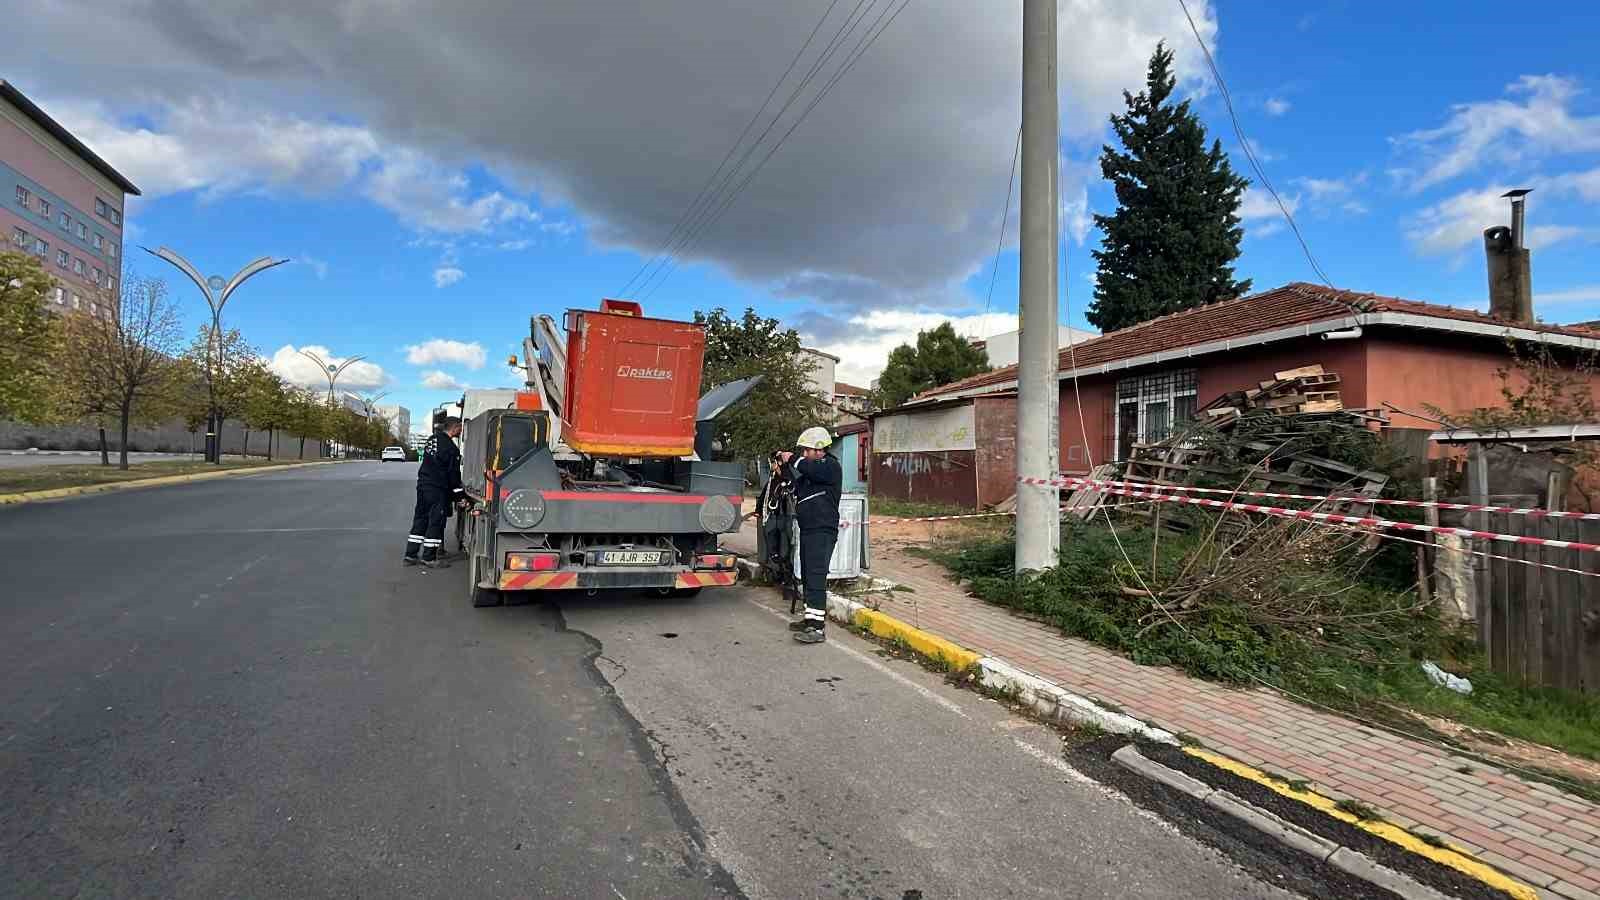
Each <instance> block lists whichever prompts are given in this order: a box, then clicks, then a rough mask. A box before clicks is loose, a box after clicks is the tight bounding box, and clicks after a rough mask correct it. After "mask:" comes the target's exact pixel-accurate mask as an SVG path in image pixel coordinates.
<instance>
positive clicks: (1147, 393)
mask: <svg viewBox="0 0 1600 900" xmlns="http://www.w3.org/2000/svg"><path fill="white" fill-rule="evenodd" d="M1195 395H1196V390H1195V370H1194V369H1177V370H1173V371H1167V372H1155V373H1152V374H1150V375H1139V376H1135V377H1133V378H1124V379H1122V380H1121V381H1118V382H1117V406H1116V429H1115V431H1114V432H1113V434H1114V436H1115V439H1116V443H1115V445H1114V446H1113V447H1112V455H1113V457H1114V458H1115V459H1126V458H1127V457H1128V455H1129V454H1131V453H1132V452H1133V447H1134V445H1135V444H1150V443H1154V442H1156V441H1160V440H1165V439H1166V438H1167V437H1169V436H1171V435H1172V434H1174V433H1175V432H1177V431H1181V430H1182V428H1183V427H1184V426H1185V425H1186V424H1188V423H1189V422H1190V421H1191V420H1193V419H1194V415H1195V405H1196V404H1195Z"/></svg>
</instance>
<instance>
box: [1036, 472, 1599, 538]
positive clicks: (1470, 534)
mask: <svg viewBox="0 0 1600 900" xmlns="http://www.w3.org/2000/svg"><path fill="white" fill-rule="evenodd" d="M1022 480H1023V482H1024V483H1025V484H1026V483H1039V482H1048V481H1049V480H1048V479H1022ZM1085 487H1086V488H1087V489H1089V490H1092V491H1096V492H1099V493H1106V494H1115V495H1117V496H1120V497H1137V498H1140V499H1146V500H1157V501H1160V502H1162V503H1184V504H1187V505H1189V506H1205V507H1210V508H1213V509H1228V510H1238V511H1240V512H1253V513H1260V514H1262V515H1268V516H1277V517H1279V518H1283V519H1302V520H1305V521H1309V522H1332V523H1335V524H1340V525H1357V526H1361V527H1364V528H1381V529H1390V530H1394V531H1421V532H1427V533H1430V534H1453V535H1457V536H1458V537H1467V538H1476V539H1478V540H1483V541H1498V542H1500V543H1503V544H1529V545H1532V546H1537V547H1554V548H1556V549H1559V550H1578V551H1582V552H1584V553H1600V544H1586V543H1583V542H1581V541H1557V540H1552V539H1550V538H1539V537H1530V536H1527V535H1520V534H1497V533H1495V532H1493V531H1476V530H1474V529H1471V528H1449V527H1446V526H1442V525H1419V524H1417V523H1414V522H1396V521H1394V520H1392V519H1380V518H1377V517H1376V516H1345V515H1340V514H1338V513H1322V512H1312V511H1311V510H1306V509H1288V508H1286V507H1281V506H1262V505H1260V504H1257V503H1232V502H1228V501H1223V500H1206V499H1204V498H1202V497H1181V496H1178V495H1176V494H1165V493H1160V492H1159V491H1148V490H1146V491H1132V490H1127V489H1124V488H1110V487H1096V486H1088V485H1085Z"/></svg>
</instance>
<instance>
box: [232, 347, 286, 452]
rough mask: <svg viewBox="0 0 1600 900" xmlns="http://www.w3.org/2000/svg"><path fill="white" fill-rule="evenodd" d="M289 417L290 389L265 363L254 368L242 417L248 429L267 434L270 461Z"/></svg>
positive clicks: (249, 380)
mask: <svg viewBox="0 0 1600 900" xmlns="http://www.w3.org/2000/svg"><path fill="white" fill-rule="evenodd" d="M290 415H291V410H290V388H289V386H288V385H286V384H284V382H283V379H282V378H279V377H278V376H277V375H276V374H275V373H274V372H273V371H272V370H271V369H269V368H267V367H266V365H265V364H258V365H257V366H254V367H252V369H251V371H250V373H249V379H248V382H247V384H246V386H245V402H244V414H243V418H244V422H245V424H246V425H248V426H249V427H252V428H254V429H256V430H257V431H265V432H266V433H267V459H272V454H273V445H274V444H275V443H276V441H277V434H278V431H279V430H281V429H283V428H287V427H288V426H289V420H290ZM246 435H247V437H248V432H247V433H246Z"/></svg>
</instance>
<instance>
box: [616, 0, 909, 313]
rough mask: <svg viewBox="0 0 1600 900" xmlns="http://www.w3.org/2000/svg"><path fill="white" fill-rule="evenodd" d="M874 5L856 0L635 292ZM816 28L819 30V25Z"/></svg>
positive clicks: (669, 261) (672, 264)
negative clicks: (755, 135)
mask: <svg viewBox="0 0 1600 900" xmlns="http://www.w3.org/2000/svg"><path fill="white" fill-rule="evenodd" d="M877 2H878V0H856V6H855V9H853V10H851V11H850V14H849V15H847V16H845V20H844V22H842V23H841V24H840V25H839V29H838V30H837V31H835V32H834V34H833V37H831V38H829V39H828V43H827V44H826V45H825V46H824V47H823V48H822V50H821V51H820V52H819V53H818V54H817V58H816V59H814V60H812V61H811V65H810V67H809V68H808V69H807V71H806V73H805V75H803V76H801V78H800V81H799V82H798V83H797V84H795V86H794V89H793V90H791V91H790V92H789V96H788V98H787V99H785V100H784V102H783V105H782V106H781V107H779V108H778V111H777V112H776V113H773V115H772V119H771V120H770V121H768V122H767V126H766V128H764V129H762V131H761V134H760V135H758V136H757V137H756V139H755V140H754V141H753V142H751V144H750V146H749V147H747V148H746V149H745V151H744V153H743V154H742V155H741V156H740V157H739V160H738V162H736V163H734V164H733V167H732V168H731V169H729V170H728V172H727V174H726V175H724V176H723V177H722V180H721V182H720V183H719V184H717V186H716V187H715V189H713V190H712V191H711V193H710V194H709V195H707V197H706V200H705V203H704V204H703V205H702V206H701V207H700V209H699V210H697V211H695V212H694V213H693V214H692V215H690V216H689V217H688V219H689V221H688V223H687V224H686V225H685V226H684V228H683V229H682V230H681V231H680V232H679V234H678V236H677V238H676V239H675V240H672V241H670V242H668V245H667V247H666V248H665V252H664V253H663V254H662V255H661V256H660V258H659V259H658V260H656V261H655V266H654V268H655V271H653V272H651V273H650V274H649V275H648V276H647V277H646V278H645V280H644V282H643V283H642V284H640V286H639V291H643V290H645V288H646V287H647V286H648V285H649V284H650V282H651V281H653V280H655V279H656V277H657V276H661V277H663V278H664V277H665V276H663V275H662V273H663V271H669V270H670V268H676V265H677V263H676V260H675V258H674V257H675V255H676V254H677V252H678V251H679V250H681V249H682V248H683V247H684V245H685V244H686V243H687V241H688V240H689V239H690V236H691V234H693V233H694V232H695V231H696V230H698V229H699V228H700V226H701V225H702V224H703V223H704V222H705V221H706V217H707V216H708V215H709V214H710V213H711V211H712V209H713V208H714V207H715V206H716V205H717V203H718V202H719V201H720V200H721V199H722V198H723V197H724V196H726V195H727V191H728V186H729V185H730V184H732V183H733V180H734V179H735V178H737V177H738V176H739V174H740V170H741V169H743V168H744V166H745V163H747V162H749V161H750V157H751V156H753V155H754V154H755V152H756V150H757V149H758V148H759V147H760V146H761V144H762V143H763V142H764V141H766V139H767V136H768V135H770V134H771V133H772V129H773V128H775V127H777V124H778V122H779V121H780V120H782V119H783V116H784V113H787V112H788V111H789V108H790V107H791V106H793V105H794V103H795V101H796V100H798V99H800V97H801V95H802V94H804V93H805V90H806V88H808V87H810V86H811V83H812V81H814V80H815V79H816V77H817V73H818V72H820V71H821V70H822V67H823V66H824V65H826V64H827V61H828V60H829V59H831V58H832V57H833V55H834V53H835V52H837V51H838V49H839V48H840V47H841V46H843V45H844V41H846V40H848V39H849V35H850V34H851V33H853V32H854V31H855V29H856V27H857V26H858V25H860V23H861V22H862V21H864V20H865V18H866V13H867V12H870V11H871V8H872V6H873V5H875V4H876V3H877ZM829 11H830V12H831V11H832V7H829ZM823 21H826V16H824V18H823ZM818 24H819V26H820V25H821V22H819V23H818ZM797 59H798V57H797ZM780 86H781V82H780ZM758 115H759V114H758ZM636 293H637V292H636Z"/></svg>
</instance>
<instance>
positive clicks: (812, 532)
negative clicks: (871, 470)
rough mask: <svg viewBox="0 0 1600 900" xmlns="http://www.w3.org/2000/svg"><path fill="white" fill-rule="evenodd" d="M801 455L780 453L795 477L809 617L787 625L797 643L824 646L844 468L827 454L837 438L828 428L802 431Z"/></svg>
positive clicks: (780, 459) (806, 615)
mask: <svg viewBox="0 0 1600 900" xmlns="http://www.w3.org/2000/svg"><path fill="white" fill-rule="evenodd" d="M795 443H796V444H798V445H799V446H800V455H799V456H798V457H797V456H795V454H793V453H788V452H784V453H779V454H778V459H779V461H781V462H782V463H783V464H784V465H786V466H789V467H790V468H791V469H792V470H793V473H794V498H795V513H794V515H795V521H796V523H797V524H799V526H800V582H801V586H802V588H803V590H804V596H805V601H806V612H805V616H804V617H803V618H801V619H799V620H798V621H795V622H791V623H790V624H789V630H790V631H793V632H794V639H795V640H797V641H799V642H801V643H802V644H820V643H822V641H823V640H824V637H825V634H826V632H825V631H824V628H825V627H826V625H827V623H828V561H829V560H831V559H832V558H833V545H834V543H835V542H837V541H838V540H839V493H840V491H841V490H842V489H843V486H844V469H843V468H842V467H840V465H839V460H837V459H835V458H834V457H833V456H832V455H831V454H830V453H828V447H829V446H831V445H832V444H833V436H832V435H830V434H828V429H826V428H821V427H812V428H807V429H806V430H805V431H802V432H800V438H799V440H797V441H795Z"/></svg>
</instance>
